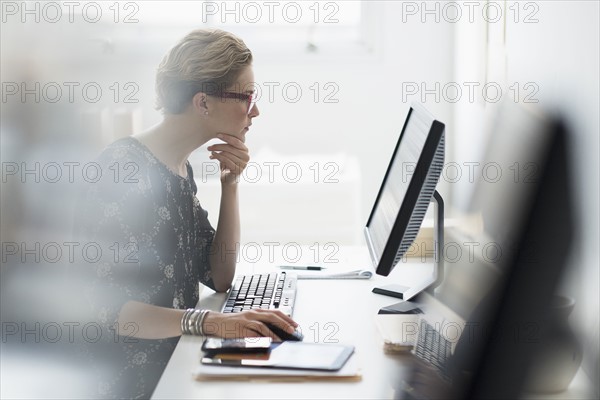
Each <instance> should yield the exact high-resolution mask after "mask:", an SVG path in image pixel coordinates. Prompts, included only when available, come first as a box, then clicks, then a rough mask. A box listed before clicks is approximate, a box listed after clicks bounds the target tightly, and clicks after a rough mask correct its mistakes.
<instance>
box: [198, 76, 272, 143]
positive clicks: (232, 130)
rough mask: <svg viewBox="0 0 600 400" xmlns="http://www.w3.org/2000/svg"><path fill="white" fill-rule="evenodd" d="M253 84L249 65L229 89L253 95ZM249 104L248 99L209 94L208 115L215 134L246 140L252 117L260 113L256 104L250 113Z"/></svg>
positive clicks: (229, 90)
mask: <svg viewBox="0 0 600 400" xmlns="http://www.w3.org/2000/svg"><path fill="white" fill-rule="evenodd" d="M253 85H254V72H253V70H252V67H251V66H248V67H246V68H244V69H243V70H242V72H241V73H240V75H239V76H238V79H237V81H236V82H235V83H234V84H233V85H232V86H231V87H230V88H228V89H227V91H228V92H231V93H243V94H248V95H252V94H253ZM248 104H249V103H248V101H246V100H240V99H235V98H219V97H214V96H208V98H207V108H208V113H209V114H208V115H209V116H210V118H209V119H210V122H211V125H212V126H211V128H212V130H213V131H214V134H215V135H216V134H218V133H225V134H228V135H232V136H235V137H237V138H238V139H240V140H241V141H245V140H246V133H248V130H249V129H250V125H252V119H253V118H255V117H257V116H258V115H259V114H260V112H259V111H258V107H257V106H256V104H254V105H253V106H252V108H251V109H250V112H249V113H248Z"/></svg>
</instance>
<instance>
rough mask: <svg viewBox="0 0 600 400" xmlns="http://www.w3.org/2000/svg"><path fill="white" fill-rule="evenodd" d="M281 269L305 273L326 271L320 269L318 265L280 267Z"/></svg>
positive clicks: (322, 268)
mask: <svg viewBox="0 0 600 400" xmlns="http://www.w3.org/2000/svg"><path fill="white" fill-rule="evenodd" d="M279 268H281V269H295V270H303V271H321V270H324V269H325V267H319V266H317V265H280V266H279Z"/></svg>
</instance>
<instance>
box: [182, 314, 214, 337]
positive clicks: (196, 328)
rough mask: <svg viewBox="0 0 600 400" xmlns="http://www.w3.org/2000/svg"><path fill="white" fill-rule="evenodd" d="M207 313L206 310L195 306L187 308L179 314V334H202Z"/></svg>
mask: <svg viewBox="0 0 600 400" xmlns="http://www.w3.org/2000/svg"><path fill="white" fill-rule="evenodd" d="M207 314H208V310H199V309H195V308H188V309H187V310H185V312H184V313H183V315H182V316H181V322H180V325H181V334H182V335H195V336H203V335H204V329H203V326H202V325H203V324H204V319H205V318H206V315H207Z"/></svg>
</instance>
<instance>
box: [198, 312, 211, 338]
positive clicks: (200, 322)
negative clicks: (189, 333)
mask: <svg viewBox="0 0 600 400" xmlns="http://www.w3.org/2000/svg"><path fill="white" fill-rule="evenodd" d="M208 312H209V311H208V310H202V313H201V314H200V318H198V321H197V326H196V329H197V331H198V335H201V336H204V335H205V333H204V326H203V324H204V319H206V316H207V315H208Z"/></svg>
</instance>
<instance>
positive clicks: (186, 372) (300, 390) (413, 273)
mask: <svg viewBox="0 0 600 400" xmlns="http://www.w3.org/2000/svg"><path fill="white" fill-rule="evenodd" d="M322 253H323V255H324V256H327V255H329V256H331V252H328V253H325V252H322ZM265 254H266V253H265ZM303 254H304V257H302V260H301V261H306V262H307V263H309V264H314V263H315V260H310V259H309V258H313V256H314V251H308V249H307V248H303ZM334 259H337V260H338V261H339V262H338V263H335V264H331V263H328V264H327V266H328V271H330V272H334V271H335V269H339V270H342V269H344V270H348V269H357V268H364V267H365V266H368V265H370V261H369V255H368V251H367V249H366V247H343V248H340V251H339V253H337V254H336V255H335V257H334ZM298 263H299V264H300V265H301V262H298ZM278 264H289V261H288V262H286V261H285V260H281V258H279V257H277V255H275V257H274V258H271V257H269V259H268V260H264V262H263V260H259V262H244V261H243V260H241V261H240V263H239V266H238V273H240V274H249V273H262V272H270V271H273V270H275V267H274V266H275V265H278ZM432 268H433V265H432V264H431V263H422V262H421V261H420V260H419V259H416V260H411V261H410V262H406V263H399V264H398V266H397V267H396V268H395V269H394V271H393V272H392V273H391V274H390V276H389V277H387V278H386V277H381V276H374V277H373V278H372V279H370V280H299V281H298V293H297V297H296V305H295V309H294V316H293V317H294V319H295V320H296V321H297V322H298V323H299V324H300V327H301V329H302V332H303V333H304V336H305V339H304V340H305V341H307V342H318V343H343V344H351V345H354V346H355V349H356V351H355V354H354V355H353V357H357V361H358V364H359V366H360V367H361V372H362V380H361V381H359V382H303V383H290V382H286V383H274V382H269V383H264V382H256V381H254V382H219V381H216V382H207V381H203V382H199V381H196V380H194V378H193V376H192V371H193V370H194V369H195V367H196V366H197V365H199V361H200V355H201V352H200V346H201V345H202V341H203V340H204V338H203V337H194V336H184V337H182V338H181V340H180V341H179V343H178V345H177V347H176V349H175V352H174V353H173V356H172V357H171V359H170V360H169V363H168V364H167V367H166V369H165V371H164V373H163V375H162V377H161V379H160V381H159V383H158V386H157V387H156V390H155V391H154V393H153V395H152V398H153V399H173V398H177V399H187V398H227V399H234V398H244V399H252V398H257V399H258V398H260V399H267V398H276V399H281V398H314V397H319V398H328V399H329V398H330V399H337V398H343V399H351V398H377V399H384V398H393V397H394V391H395V385H397V384H398V382H401V380H402V377H403V376H404V375H405V374H406V372H407V365H408V363H406V359H405V358H404V357H403V356H389V355H386V354H384V353H383V340H382V339H381V336H380V335H379V332H378V331H377V328H376V326H375V322H374V319H375V316H376V315H377V311H378V310H379V309H380V308H381V307H383V306H387V305H390V304H394V303H396V302H397V299H394V298H391V297H387V296H382V295H377V294H373V293H371V289H372V288H373V287H375V286H379V285H385V284H390V283H399V282H404V283H405V284H410V283H413V282H414V283H416V282H418V281H419V279H422V277H423V276H427V275H428V274H430V273H431V271H432ZM225 298H226V294H223V293H215V292H213V291H212V290H210V289H205V290H204V291H203V292H202V294H201V296H200V301H199V303H198V307H200V308H208V309H212V310H219V309H220V307H221V306H222V305H223V303H224V301H225ZM406 357H410V356H406ZM587 386H588V385H587V378H585V375H584V374H583V373H581V371H580V373H579V374H578V375H577V377H576V379H575V380H574V381H573V382H572V384H571V387H570V388H569V390H568V391H567V392H565V393H561V394H558V395H557V396H540V397H537V396H530V397H531V398H542V397H544V398H546V397H547V398H572V395H573V394H575V397H581V396H579V395H581V394H583V393H588V394H589V392H588V387H587Z"/></svg>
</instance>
